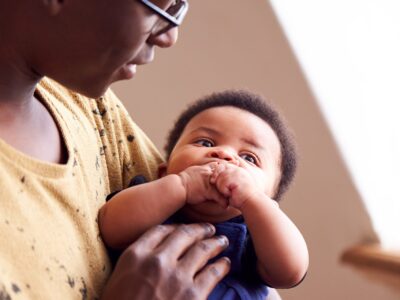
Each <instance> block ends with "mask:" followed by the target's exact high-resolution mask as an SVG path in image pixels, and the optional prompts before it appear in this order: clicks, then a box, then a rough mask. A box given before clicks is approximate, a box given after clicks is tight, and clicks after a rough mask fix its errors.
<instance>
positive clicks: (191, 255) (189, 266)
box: [179, 236, 229, 274]
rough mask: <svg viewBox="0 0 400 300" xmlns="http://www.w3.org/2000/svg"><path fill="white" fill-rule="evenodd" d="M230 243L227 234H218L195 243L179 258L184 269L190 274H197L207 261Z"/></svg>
mask: <svg viewBox="0 0 400 300" xmlns="http://www.w3.org/2000/svg"><path fill="white" fill-rule="evenodd" d="M228 244H229V241H228V239H227V238H226V237H225V236H216V237H213V238H210V239H205V240H202V241H199V242H197V243H196V244H194V245H193V246H192V247H191V248H190V249H189V250H188V251H187V252H186V253H185V255H184V256H182V257H181V258H180V260H179V265H180V266H181V267H182V269H184V270H187V273H188V274H196V273H198V271H199V270H201V269H202V268H203V267H204V266H205V265H206V264H207V262H208V261H209V260H210V259H211V258H213V257H215V256H216V255H218V254H219V253H221V252H222V250H224V249H225V248H226V247H227V246H228Z"/></svg>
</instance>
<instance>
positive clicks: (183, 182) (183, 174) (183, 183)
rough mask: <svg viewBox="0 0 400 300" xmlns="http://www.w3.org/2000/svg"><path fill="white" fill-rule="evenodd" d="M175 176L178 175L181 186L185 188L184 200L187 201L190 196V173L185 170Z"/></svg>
mask: <svg viewBox="0 0 400 300" xmlns="http://www.w3.org/2000/svg"><path fill="white" fill-rule="evenodd" d="M175 176H177V177H178V178H179V182H180V186H181V187H182V189H183V193H184V200H185V202H186V201H187V198H188V193H189V192H188V184H189V183H188V182H189V175H188V174H187V173H186V172H185V171H182V172H179V173H178V174H176V175H175Z"/></svg>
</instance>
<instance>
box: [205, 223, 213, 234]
mask: <svg viewBox="0 0 400 300" xmlns="http://www.w3.org/2000/svg"><path fill="white" fill-rule="evenodd" d="M204 228H205V230H206V231H207V233H208V234H210V235H213V234H214V233H215V227H214V226H213V225H211V224H210V223H204Z"/></svg>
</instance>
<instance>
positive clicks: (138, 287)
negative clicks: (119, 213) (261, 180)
mask: <svg viewBox="0 0 400 300" xmlns="http://www.w3.org/2000/svg"><path fill="white" fill-rule="evenodd" d="M214 233H215V229H214V227H213V226H211V225H209V224H190V225H179V226H172V225H168V226H164V225H159V226H156V227H153V228H152V229H150V230H149V231H147V232H146V233H144V234H143V235H142V236H141V237H140V238H139V239H138V240H137V241H136V242H135V243H133V244H132V245H131V246H129V247H128V248H127V249H126V250H125V251H124V253H123V254H122V255H121V257H120V259H119V261H118V263H117V265H116V267H115V269H114V272H113V274H112V275H111V277H110V279H109V281H108V283H107V285H106V287H105V288H104V292H103V297H102V299H103V300H104V299H120V300H125V299H130V300H132V299H134V300H141V299H144V300H150V299H161V300H163V299H165V300H171V299H174V300H192V299H193V300H194V299H196V300H200V299H206V298H207V297H208V295H209V293H210V292H211V291H212V289H213V288H214V287H215V285H216V284H217V283H218V282H219V281H220V280H221V279H222V278H223V277H224V276H225V275H226V274H227V273H228V271H229V268H230V262H229V259H227V258H221V259H219V260H217V261H216V262H214V263H212V264H209V265H206V264H207V262H208V260H209V259H211V258H213V257H214V256H216V255H217V254H218V253H220V252H221V251H222V250H223V249H225V248H226V246H227V245H228V241H227V239H226V238H225V237H212V235H213V234H214Z"/></svg>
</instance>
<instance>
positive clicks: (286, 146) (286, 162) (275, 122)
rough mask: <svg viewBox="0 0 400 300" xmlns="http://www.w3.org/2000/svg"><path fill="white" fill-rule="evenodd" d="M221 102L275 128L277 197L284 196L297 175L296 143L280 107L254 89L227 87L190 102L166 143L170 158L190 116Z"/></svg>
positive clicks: (275, 196) (277, 198)
mask: <svg viewBox="0 0 400 300" xmlns="http://www.w3.org/2000/svg"><path fill="white" fill-rule="evenodd" d="M220 106H232V107H236V108H239V109H242V110H245V111H248V112H250V113H252V114H254V115H256V116H258V117H259V118H261V119H263V120H264V121H265V122H266V123H267V124H268V125H269V126H270V127H271V128H272V129H273V130H274V132H275V134H276V135H277V137H278V139H279V142H280V145H281V161H280V168H281V178H280V182H279V185H278V188H277V190H276V192H275V195H274V199H275V200H280V198H281V197H282V195H283V193H284V192H285V191H286V190H287V188H288V186H289V184H290V183H291V182H292V180H293V178H294V175H295V171H296V166H297V151H296V146H295V143H294V140H293V136H292V134H291V132H290V130H289V129H288V127H287V126H286V123H285V121H284V120H283V118H282V116H281V115H280V114H279V113H278V111H277V110H276V109H275V108H274V107H273V106H272V105H271V104H270V103H268V102H267V101H266V100H265V99H264V98H263V97H261V96H260V95H257V94H254V93H252V92H249V91H246V90H227V91H223V92H219V93H213V94H211V95H209V96H206V97H204V98H201V99H200V100H198V101H195V102H194V103H192V104H191V105H189V106H188V107H187V108H186V110H184V111H183V112H182V113H181V114H180V116H179V117H178V119H177V120H176V122H175V124H174V126H173V128H172V130H171V131H170V133H169V135H168V139H167V143H166V145H165V147H164V150H165V152H166V155H167V159H169V156H170V155H171V152H172V150H173V149H174V147H175V145H176V143H177V142H178V140H179V138H180V136H181V135H182V132H183V130H184V129H185V127H186V125H187V124H188V123H189V122H190V120H191V119H192V118H193V117H195V116H196V115H198V114H199V113H201V112H202V111H204V110H206V109H209V108H213V107H220Z"/></svg>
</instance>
